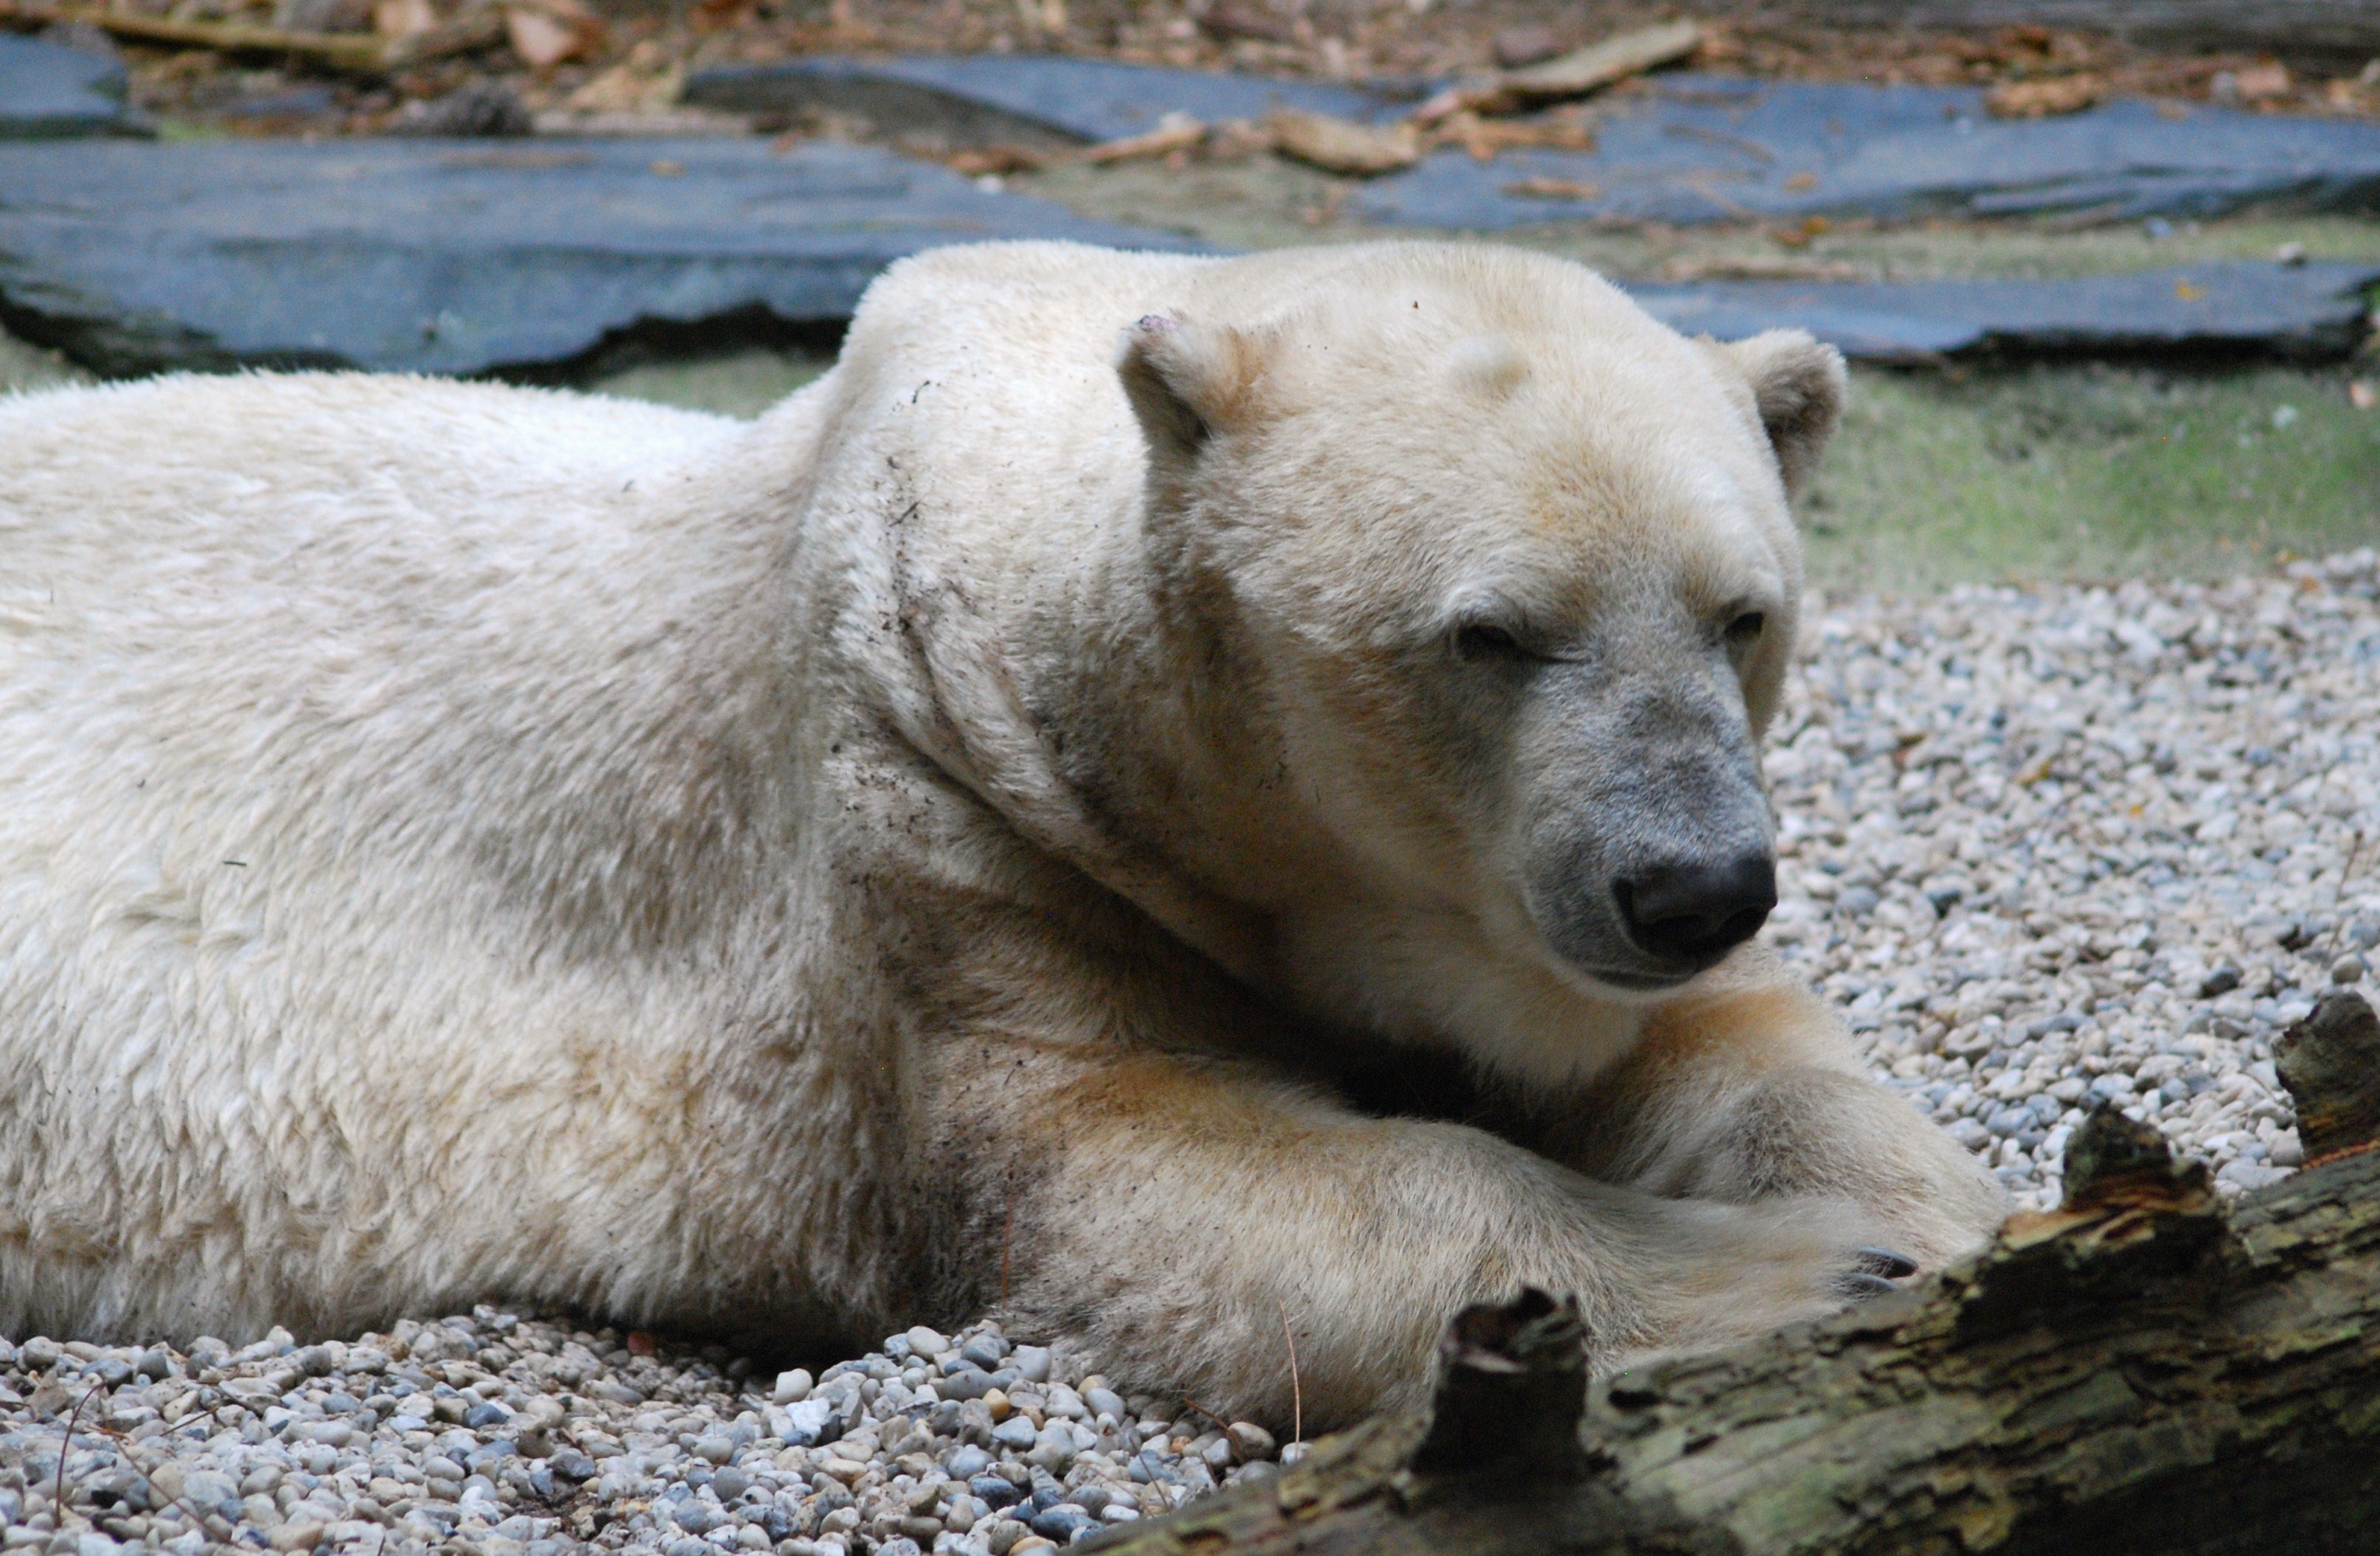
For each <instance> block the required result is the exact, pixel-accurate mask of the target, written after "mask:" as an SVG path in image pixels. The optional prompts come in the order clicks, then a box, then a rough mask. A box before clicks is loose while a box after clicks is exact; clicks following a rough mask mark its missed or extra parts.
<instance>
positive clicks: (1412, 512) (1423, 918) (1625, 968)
mask: <svg viewBox="0 0 2380 1556" xmlns="http://www.w3.org/2000/svg"><path fill="white" fill-rule="evenodd" d="M1206 303H1207V307H1206V308H1205V309H1204V310H1201V309H1196V308H1189V307H1186V306H1185V307H1184V308H1180V309H1176V310H1171V311H1168V312H1165V313H1161V314H1152V315H1150V316H1148V317H1147V318H1144V319H1142V320H1139V321H1138V322H1137V323H1136V324H1134V325H1133V326H1131V327H1130V328H1129V329H1128V330H1127V331H1126V332H1125V336H1124V341H1123V347H1122V349H1121V352H1120V356H1119V370H1120V372H1121V375H1122V378H1123V385H1124V389H1125V392H1126V394H1127V396H1128V397H1129V399H1130V401H1131V403H1132V406H1133V410H1134V414H1135V417H1136V419H1137V421H1138V423H1139V426H1140V428H1141V432H1142V436H1143V437H1144V438H1145V440H1146V441H1147V448H1148V464H1149V486H1148V498H1147V521H1146V525H1145V530H1146V544H1147V548H1148V550H1149V553H1150V556H1151V558H1152V560H1153V562H1154V566H1153V568H1152V573H1153V574H1154V576H1155V577H1156V578H1157V579H1158V580H1159V582H1158V585H1157V586H1158V589H1159V591H1160V608H1161V610H1162V613H1163V616H1164V619H1166V620H1167V621H1170V622H1172V623H1173V631H1174V632H1175V633H1178V634H1180V635H1182V636H1183V638H1184V653H1185V654H1186V655H1187V656H1188V658H1187V659H1186V660H1185V663H1194V664H1195V665H1196V667H1197V668H1196V677H1197V679H1199V680H1200V681H1202V682H1205V683H1208V684H1213V685H1229V686H1230V687H1232V688H1233V691H1232V692H1231V693H1230V694H1229V695H1228V696H1225V697H1221V698H1217V699H1210V700H1211V701H1215V702H1218V703H1220V704H1226V705H1228V707H1229V711H1227V712H1224V713H1221V714H1218V715H1217V716H1216V718H1218V719H1219V720H1220V723H1219V724H1218V725H1217V726H1216V727H1215V732H1214V734H1213V738H1212V739H1211V741H1210V742H1209V743H1210V744H1211V745H1214V746H1215V747H1217V748H1218V750H1219V751H1220V753H1221V754H1220V755H1216V756H1213V757H1212V758H1211V759H1212V760H1214V761H1217V762H1221V763H1224V764H1227V765H1228V764H1231V763H1233V762H1236V763H1238V764H1239V765H1240V767H1241V771H1240V772H1239V774H1238V778H1237V781H1236V782H1234V783H1232V784H1229V785H1225V786H1224V787H1225V788H1226V789H1228V790H1229V791H1230V792H1232V793H1233V794H1234V795H1235V796H1236V798H1235V799H1234V801H1233V807H1232V814H1229V815H1222V816H1217V817H1213V818H1209V820H1208V823H1207V824H1206V825H1203V826H1201V827H1200V828H1199V829H1198V830H1199V831H1200V832H1201V833H1202V834H1203V835H1205V837H1206V839H1207V841H1208V843H1209V844H1213V843H1215V842H1216V841H1217V838H1218V836H1219V835H1221V836H1224V837H1227V838H1228V840H1227V841H1224V842H1222V844H1221V846H1209V847H1202V848H1200V849H1198V850H1196V851H1198V852H1199V853H1201V854H1203V855H1204V857H1203V858H1202V859H1201V860H1200V861H1199V862H1198V868H1199V870H1200V873H1201V874H1204V875H1205V876H1206V877H1208V880H1209V882H1210V883H1211V884H1212V885H1213V886H1214V887H1217V888H1219V889H1220V891H1221V892H1223V893H1224V894H1225V895H1227V896H1229V897H1231V898H1233V899H1238V900H1241V901H1245V902H1253V903H1257V904H1261V905H1264V906H1265V907H1266V908H1267V909H1268V910H1269V911H1271V912H1273V913H1274V914H1275V915H1276V916H1277V917H1278V918H1279V919H1280V920H1281V922H1282V923H1287V924H1289V925H1291V926H1292V927H1291V929H1290V930H1289V931H1287V933H1290V934H1292V935H1295V934H1299V933H1309V934H1313V935H1323V936H1326V937H1327V936H1329V935H1332V934H1334V933H1338V931H1336V930H1333V929H1332V928H1330V927H1329V926H1330V925H1332V924H1338V925H1340V926H1341V927H1342V928H1344V927H1345V925H1346V924H1347V923H1348V922H1349V920H1348V915H1350V914H1354V915H1358V916H1361V915H1364V914H1369V915H1370V921H1369V922H1371V923H1372V924H1373V928H1372V929H1371V930H1370V931H1368V932H1366V933H1368V934H1370V935H1372V937H1373V938H1374V940H1375V941H1378V939H1379V937H1380V936H1381V935H1389V936H1390V937H1393V936H1394V935H1408V936H1411V935H1423V934H1427V933H1430V931H1429V930H1428V929H1427V928H1425V927H1420V926H1422V925H1425V924H1427V923H1431V922H1436V923H1442V924H1443V923H1458V922H1459V923H1467V924H1469V925H1471V926H1473V927H1474V928H1475V930H1476V931H1477V932H1478V934H1479V935H1480V937H1481V938H1482V940H1483V942H1485V943H1492V944H1496V945H1499V946H1502V947H1515V946H1521V947H1526V954H1527V955H1529V956H1530V957H1532V958H1534V959H1536V960H1538V961H1539V962H1541V963H1542V964H1543V965H1544V966H1545V967H1547V968H1549V969H1552V970H1554V971H1555V972H1556V974H1557V975H1558V976H1559V978H1560V979H1561V980H1563V981H1566V982H1568V983H1571V984H1573V985H1574V986H1577V987H1579V988H1581V989H1582V990H1583V991H1585V992H1590V993H1594V994H1598V995H1614V994H1617V995H1621V997H1633V996H1641V995H1644V994H1646V993H1649V992H1653V991H1659V990H1664V989H1670V988H1673V987H1676V986H1677V985H1679V984H1681V983H1683V982H1685V981H1686V980H1688V979H1691V978H1692V977H1694V975H1695V974H1697V973H1700V972H1702V971H1705V970H1706V969H1708V968H1710V967H1712V966H1713V965H1714V964H1716V963H1717V962H1718V960H1719V959H1721V958H1723V957H1724V956H1725V955H1726V954H1727V952H1728V951H1729V949H1730V947H1734V946H1736V945H1737V944H1739V943H1740V942H1742V941H1743V940H1744V939H1746V938H1747V937H1749V936H1750V935H1752V934H1753V933H1754V932H1755V930H1757V929H1758V928H1759V926H1760V924H1761V923H1762V921H1763V920H1764V919H1765V918H1766V917H1767V913H1768V911H1769V909H1770V908H1771V907H1772V906H1773V905H1774V902H1775V900H1776V889H1775V868H1774V866H1775V846H1774V836H1773V827H1772V821H1771V817H1770V813H1769V809H1768V803H1767V792H1766V789H1765V786H1764V783H1763V780H1762V777H1761V772H1760V764H1759V755H1758V742H1759V738H1760V735H1761V732H1762V730H1764V728H1765V727H1766V726H1767V723H1768V721H1769V719H1770V718H1771V716H1772V715H1773V714H1774V713H1775V711H1776V708H1777V704H1778V698H1779V683H1780V680H1781V678H1782V676H1783V674H1784V670H1785V667H1786V664H1787V662H1788V660H1789V658H1790V657H1791V652H1792V643H1793V633H1794V624H1795V612H1796V606H1797V599H1798V595H1799V591H1800V586H1801V581H1802V578H1801V555H1800V543H1799V540H1798V538H1797V537H1796V535H1795V532H1794V528H1793V524H1792V519H1791V513H1790V512H1789V510H1788V506H1787V500H1788V496H1789V494H1790V493H1791V491H1792V490H1793V489H1795V488H1796V487H1797V486H1798V485H1799V484H1800V482H1801V481H1802V480H1803V477H1804V476H1806V475H1807V474H1808V472H1809V470H1810V468H1811V465H1812V464H1813V463H1814V462H1815V459H1816V457H1817V454H1818V452H1819V449H1820V447H1821V446H1822V444H1823V443H1824V442H1825V440H1826V439H1827V437H1828V434H1829V433H1830V432H1831V431H1832V429H1833V427H1834V424H1835V422H1836V420H1837V417H1838V416H1839V414H1840V409H1841V407H1842V404H1843V399H1844V393H1845V379H1844V372H1843V367H1842V362H1841V359H1840V356H1838V355H1837V354H1836V353H1835V351H1834V350H1833V349H1832V348H1831V347H1828V346H1824V345H1821V344H1817V343H1815V341H1813V340H1812V339H1811V338H1810V337H1809V336H1807V335H1805V334H1802V333H1800V332H1771V333H1768V334H1765V335H1760V336H1757V337H1755V338H1754V339H1751V340H1748V341H1744V342H1742V343H1740V344H1730V345H1719V344H1712V343H1710V342H1708V341H1691V340H1688V339H1686V338H1684V337H1682V336H1681V335H1679V334H1678V333H1676V332H1674V331H1671V330H1670V329H1669V328H1667V327H1665V326H1663V325H1662V324H1660V323H1658V321H1656V320H1653V319H1652V318H1650V317H1649V316H1648V315H1646V314H1645V313H1644V312H1643V311H1642V310H1641V309H1640V308H1637V307H1636V306H1635V305H1634V304H1633V303H1631V302H1630V301H1629V300H1628V299H1627V298H1626V297H1625V296H1623V295H1621V293H1620V292H1618V291H1617V290H1616V289H1614V288H1612V287H1611V286H1609V284H1608V283H1604V282H1603V281H1602V280H1600V279H1599V278H1597V277H1596V276H1595V275H1593V274H1592V273H1591V272H1589V271H1585V270H1583V269H1581V268H1579V267H1577V266H1575V265H1572V264H1568V263H1565V262H1562V261H1559V260H1553V259H1543V258H1538V257H1533V256H1528V255H1524V254H1520V253H1517V252H1515V251H1512V250H1499V249H1487V248H1477V247H1442V246H1425V245H1414V246H1391V247H1381V248H1376V249H1371V250H1368V251H1358V253H1356V254H1355V255H1352V256H1351V257H1350V258H1348V259H1346V260H1344V261H1343V262H1342V264H1341V266H1340V268H1339V269H1337V270H1336V271H1330V270H1326V271H1323V272H1321V274H1320V277H1319V279H1318V280H1311V281H1309V282H1308V283H1306V284H1303V285H1300V286H1297V287H1293V288H1287V289H1284V291H1283V292H1282V293H1281V295H1278V296H1274V297H1272V298H1269V299H1265V300H1264V302H1263V304H1262V306H1259V307H1257V308H1251V309H1250V310H1249V311H1248V313H1247V314H1246V315H1245V316H1242V317H1237V318H1234V317H1232V316H1231V308H1230V307H1229V305H1228V304H1225V305H1223V306H1220V307H1219V306H1218V305H1217V302H1216V300H1215V299H1214V298H1212V297H1209V298H1208V299H1206ZM1233 747H1236V750H1233V749H1231V748H1233ZM1384 915H1385V916H1384ZM1390 921H1393V922H1394V923H1400V924H1403V925H1404V926H1405V927H1404V928H1403V929H1393V928H1392V929H1388V930H1382V929H1381V928H1380V927H1379V926H1380V925H1381V924H1382V923H1389V922H1390ZM1301 924H1302V925H1307V926H1322V927H1318V928H1312V927H1310V928H1309V929H1307V930H1305V931H1300V930H1298V929H1297V928H1296V927H1295V926H1297V925H1301ZM1305 950H1307V951H1312V952H1314V953H1315V954H1317V955H1322V956H1326V957H1327V955H1328V952H1327V950H1326V949H1325V948H1322V947H1306V948H1305ZM1284 954H1287V955H1291V956H1296V955H1300V954H1304V952H1302V951H1300V950H1299V949H1298V948H1296V947H1292V948H1290V949H1289V950H1288V951H1287V952H1285V953H1284Z"/></svg>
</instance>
